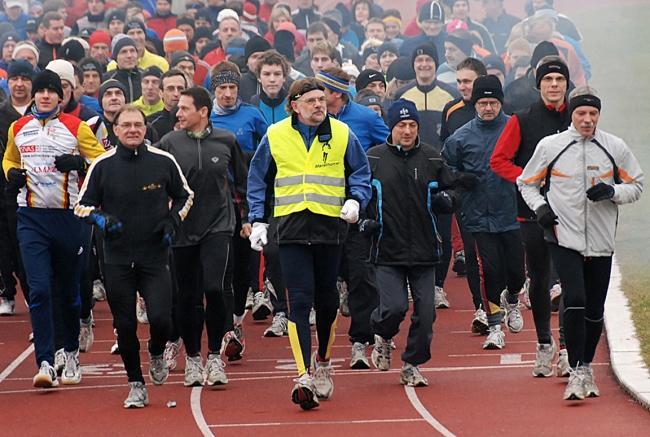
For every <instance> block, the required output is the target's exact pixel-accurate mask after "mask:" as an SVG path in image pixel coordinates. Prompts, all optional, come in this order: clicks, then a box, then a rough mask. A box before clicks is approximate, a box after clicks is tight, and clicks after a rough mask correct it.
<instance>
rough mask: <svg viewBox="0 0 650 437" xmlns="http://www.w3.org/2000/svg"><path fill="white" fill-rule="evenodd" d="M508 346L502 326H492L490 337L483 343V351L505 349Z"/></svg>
mask: <svg viewBox="0 0 650 437" xmlns="http://www.w3.org/2000/svg"><path fill="white" fill-rule="evenodd" d="M505 345H506V335H505V334H504V333H503V331H502V330H501V325H494V326H490V328H489V332H488V336H487V338H486V339H485V342H483V349H503V348H504V347H505Z"/></svg>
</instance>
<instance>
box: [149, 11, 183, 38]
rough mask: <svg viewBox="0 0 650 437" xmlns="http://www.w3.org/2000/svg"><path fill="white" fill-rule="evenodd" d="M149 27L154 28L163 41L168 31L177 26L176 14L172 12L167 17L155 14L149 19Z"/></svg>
mask: <svg viewBox="0 0 650 437" xmlns="http://www.w3.org/2000/svg"><path fill="white" fill-rule="evenodd" d="M147 27H150V28H152V29H153V31H154V32H156V35H158V38H160V40H161V41H162V40H163V38H164V37H165V34H166V33H167V31H168V30H170V29H174V28H175V27H176V15H174V14H171V15H168V16H166V17H159V16H158V15H154V16H153V17H151V18H149V19H148V20H147Z"/></svg>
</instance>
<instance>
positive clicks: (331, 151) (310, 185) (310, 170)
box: [268, 117, 349, 217]
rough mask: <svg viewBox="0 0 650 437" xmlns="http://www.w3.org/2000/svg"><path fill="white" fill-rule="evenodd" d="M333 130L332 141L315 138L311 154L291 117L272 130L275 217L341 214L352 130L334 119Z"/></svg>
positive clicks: (274, 126) (332, 215)
mask: <svg viewBox="0 0 650 437" xmlns="http://www.w3.org/2000/svg"><path fill="white" fill-rule="evenodd" d="M330 127H331V129H332V139H331V140H329V141H326V142H320V141H319V140H318V137H316V138H314V141H313V142H312V144H311V146H310V148H309V151H307V148H306V147H305V142H304V140H303V139H302V136H301V135H300V132H298V131H297V130H295V129H294V128H293V126H292V125H291V117H289V118H286V119H284V120H282V121H280V122H279V123H276V124H273V125H271V127H269V130H268V140H269V147H270V149H271V155H272V156H273V159H274V161H275V164H276V167H277V173H276V177H275V183H274V191H275V192H274V194H275V206H274V210H273V215H274V216H275V217H281V216H285V215H288V214H292V213H294V212H298V211H303V210H305V209H308V210H310V211H311V212H313V213H316V214H322V215H326V216H330V217H338V216H339V214H340V213H341V207H342V206H343V203H344V202H345V151H346V149H347V145H348V136H349V133H348V132H349V130H348V127H347V125H345V124H344V123H342V122H340V121H338V120H335V119H330Z"/></svg>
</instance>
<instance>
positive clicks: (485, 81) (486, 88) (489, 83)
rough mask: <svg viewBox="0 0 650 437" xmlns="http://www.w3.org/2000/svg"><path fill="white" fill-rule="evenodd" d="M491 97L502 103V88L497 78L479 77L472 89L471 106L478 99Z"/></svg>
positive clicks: (492, 76)
mask: <svg viewBox="0 0 650 437" xmlns="http://www.w3.org/2000/svg"><path fill="white" fill-rule="evenodd" d="M486 97H492V98H495V99H497V100H498V101H500V102H501V103H503V87H502V86H501V81H500V80H499V78H498V77H496V76H495V75H493V74H488V75H487V76H479V77H477V78H476V80H475V81H474V86H473V87H472V105H475V104H476V102H477V101H478V100H479V99H482V98H486Z"/></svg>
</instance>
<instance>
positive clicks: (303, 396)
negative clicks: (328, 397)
mask: <svg viewBox="0 0 650 437" xmlns="http://www.w3.org/2000/svg"><path fill="white" fill-rule="evenodd" d="M294 382H295V383H296V385H294V386H293V390H292V391H291V400H292V401H293V403H294V404H298V405H300V408H302V409H303V410H311V409H312V408H316V407H318V406H319V405H320V402H318V396H316V388H315V387H314V380H313V378H312V377H311V375H310V374H309V373H303V374H302V375H301V376H300V377H299V378H297V379H294Z"/></svg>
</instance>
